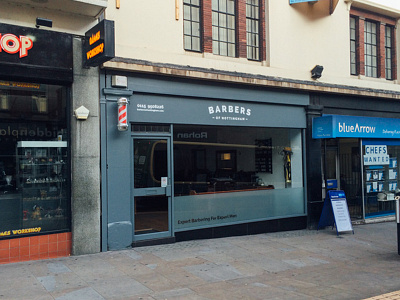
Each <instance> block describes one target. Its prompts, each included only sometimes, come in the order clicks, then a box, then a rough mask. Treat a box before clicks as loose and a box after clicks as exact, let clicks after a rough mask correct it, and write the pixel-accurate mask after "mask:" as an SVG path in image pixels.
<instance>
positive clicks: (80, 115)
mask: <svg viewBox="0 0 400 300" xmlns="http://www.w3.org/2000/svg"><path fill="white" fill-rule="evenodd" d="M74 116H75V118H76V119H77V120H87V118H88V117H89V110H88V109H87V108H86V107H84V106H83V105H82V106H80V107H78V108H77V109H75V110H74Z"/></svg>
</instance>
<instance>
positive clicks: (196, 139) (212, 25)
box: [100, 0, 400, 251]
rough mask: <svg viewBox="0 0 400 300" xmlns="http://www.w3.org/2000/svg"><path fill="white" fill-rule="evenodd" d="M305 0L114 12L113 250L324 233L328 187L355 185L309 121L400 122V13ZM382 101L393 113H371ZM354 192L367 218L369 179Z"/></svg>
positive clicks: (108, 189) (104, 114)
mask: <svg viewBox="0 0 400 300" xmlns="http://www.w3.org/2000/svg"><path fill="white" fill-rule="evenodd" d="M308 2H310V1H305V2H299V1H267V0H265V1H264V0H263V1H249V0H248V1H245V0H239V1H233V0H224V1H214V0H203V1H198V0H184V1H173V0H170V1H164V2H163V3H159V2H156V1H147V2H146V3H142V2H140V1H132V2H129V3H119V2H116V3H115V4H112V5H110V6H109V7H108V8H107V10H106V18H107V19H110V20H114V21H115V24H116V28H117V31H116V57H115V58H114V59H113V60H111V61H109V62H107V63H105V64H104V67H103V69H102V71H101V78H102V80H101V83H102V87H101V88H102V90H101V101H100V103H101V124H102V130H101V131H102V138H101V143H102V174H103V176H102V187H103V189H102V191H103V192H102V213H103V214H102V216H103V218H102V229H103V231H102V249H103V250H104V251H105V250H109V249H121V248H125V247H130V246H139V245H145V244H152V243H163V242H171V241H180V240H187V239H196V238H211V237H220V236H228V235H240V234H251V233H260V232H268V231H280V230H290V229H300V228H306V227H307V226H308V227H309V228H314V227H316V226H317V224H318V220H319V216H320V214H321V210H322V206H323V203H324V198H325V192H326V190H327V189H326V188H325V184H326V180H325V179H333V180H329V183H331V181H334V180H336V182H338V185H337V187H336V188H343V189H344V182H345V181H346V178H344V179H343V180H341V178H340V174H341V173H340V172H341V171H338V172H337V171H336V169H335V172H336V173H335V175H337V176H336V177H337V178H330V177H332V176H331V175H330V174H329V175H328V174H327V172H332V167H331V166H328V163H327V161H329V156H327V155H325V154H324V153H325V152H324V150H325V148H329V147H325V144H327V145H329V144H330V143H333V139H326V138H323V139H321V138H320V137H318V136H315V137H313V135H312V130H313V119H314V118H318V117H324V116H325V115H326V114H342V115H343V114H345V115H352V114H353V115H354V116H370V117H372V116H379V117H383V118H386V117H389V118H395V117H396V116H395V114H393V110H392V113H390V109H389V103H391V104H392V105H396V101H397V99H398V98H399V92H400V89H399V86H398V84H397V52H396V45H397V39H396V36H397V31H396V30H395V26H396V24H397V20H398V16H399V12H398V11H395V10H393V9H391V8H387V7H385V6H382V5H378V4H373V3H372V4H371V3H370V2H369V1H361V0H360V1H357V0H355V1H325V0H320V1H312V2H311V3H308ZM157 11H162V12H163V13H162V14H161V13H160V14H159V13H157ZM276 12H279V13H276ZM372 16H374V17H375V19H371V18H372ZM128 18H129V19H130V22H129V23H128V22H126V21H125V20H127V19H128ZM149 20H151V21H149ZM281 20H290V21H288V22H281ZM372 24H374V25H372ZM372 27H374V28H375V33H374V29H371V28H372ZM161 28H162V30H160V29H161ZM365 28H366V29H365ZM364 30H365V32H366V33H365V41H364ZM378 31H379V32H380V34H379V36H378V35H377V34H376V33H377V32H378ZM373 38H375V39H376V41H377V42H376V44H377V45H375V46H374V45H373V44H374V43H372V39H373ZM332 41H335V42H334V43H333V42H332ZM385 41H386V44H385ZM389 41H390V43H389ZM382 42H383V43H384V44H385V45H386V46H381V43H382ZM364 44H368V45H367V46H364ZM378 44H379V45H378ZM364 47H365V49H364ZM377 51H379V53H381V54H382V55H377V54H376V53H377ZM384 52H385V55H384V56H383V53H384ZM378 58H379V59H378ZM375 59H376V60H377V61H376V63H374V62H372V61H373V60H375ZM378 60H379V61H378ZM376 102H379V103H380V105H382V107H385V106H386V107H385V108H382V109H383V110H381V109H377V110H376V111H375V112H372V111H371V109H372V110H373V109H374V108H375V106H374V104H372V103H376ZM124 103H127V104H126V105H125V104H124ZM366 103H371V106H370V107H369V108H367V107H366ZM384 103H386V104H384ZM352 107H357V109H358V111H357V112H355V111H354V110H353V111H352V109H351V108H352ZM339 111H340V113H339ZM125 116H126V121H125V119H123V118H125ZM121 120H122V121H123V122H126V123H123V124H122V125H123V126H122V125H121V124H120V123H119V122H121ZM120 129H125V130H120ZM359 138H361V137H359ZM351 141H353V140H351V139H348V138H347V137H346V138H345V140H344V142H346V143H349V142H351ZM361 143H362V142H361V140H358V142H356V144H357V145H359V146H358V154H357V155H358V156H357V157H358V158H359V159H360V160H359V162H358V169H357V170H359V176H364V175H363V174H364V173H362V171H361V170H363V168H362V167H361V165H362V161H361V157H362V155H363V154H362V153H361V150H362V149H364V148H363V147H364V146H363V145H364V144H361ZM350 148H352V147H350ZM346 151H347V149H346ZM351 151H356V150H355V149H354V150H351ZM338 157H339V154H338ZM392 161H393V159H392ZM336 165H338V166H339V165H340V163H335V167H336ZM326 166H328V167H326ZM356 167H357V166H355V168H356ZM342 168H343V170H344V167H342ZM371 170H372V169H371ZM387 172H389V169H388V170H387ZM391 172H392V171H391ZM365 174H367V173H365ZM371 174H372V173H371ZM378 174H379V173H378ZM328 177H329V178H328ZM392 181H393V180H392ZM341 182H342V185H341V184H340V183H341ZM387 185H388V186H389V182H387ZM348 187H350V185H348ZM392 188H393V185H392ZM346 189H347V188H346ZM346 189H345V190H346ZM357 193H358V195H357V197H358V198H357V199H358V200H357V201H359V207H358V208H359V209H361V210H363V209H365V208H364V206H365V205H364V202H363V201H366V200H365V198H363V194H362V189H361V181H360V189H359V191H358V192H357ZM349 196H353V195H349ZM349 198H350V197H349ZM349 202H351V200H349ZM385 205H387V203H385ZM389 205H390V204H389ZM381 211H383V210H381ZM389 211H391V209H389ZM352 215H353V214H352ZM361 218H365V215H364V214H363V215H362V217H361Z"/></svg>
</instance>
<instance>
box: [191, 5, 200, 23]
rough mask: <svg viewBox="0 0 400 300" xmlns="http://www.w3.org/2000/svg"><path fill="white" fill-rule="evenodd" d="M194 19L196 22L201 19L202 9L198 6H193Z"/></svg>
mask: <svg viewBox="0 0 400 300" xmlns="http://www.w3.org/2000/svg"><path fill="white" fill-rule="evenodd" d="M192 20H193V21H195V22H199V21H200V10H199V8H197V7H192Z"/></svg>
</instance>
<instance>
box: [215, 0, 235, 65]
mask: <svg viewBox="0 0 400 300" xmlns="http://www.w3.org/2000/svg"><path fill="white" fill-rule="evenodd" d="M212 49H213V53H214V54H219V55H225V56H233V57H235V56H236V22H235V1H234V0H212Z"/></svg>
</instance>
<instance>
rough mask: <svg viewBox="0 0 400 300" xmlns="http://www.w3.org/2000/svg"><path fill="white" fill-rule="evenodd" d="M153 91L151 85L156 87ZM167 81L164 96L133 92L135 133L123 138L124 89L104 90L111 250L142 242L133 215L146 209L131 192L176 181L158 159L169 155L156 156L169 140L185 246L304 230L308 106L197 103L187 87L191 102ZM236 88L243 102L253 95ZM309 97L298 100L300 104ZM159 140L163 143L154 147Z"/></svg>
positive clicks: (176, 215)
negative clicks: (119, 121) (189, 241)
mask: <svg viewBox="0 0 400 300" xmlns="http://www.w3.org/2000/svg"><path fill="white" fill-rule="evenodd" d="M130 79H131V78H130ZM134 79H137V78H134ZM134 79H133V78H132V82H133V83H135V80H134ZM138 80H139V81H140V80H144V79H141V78H139V79H138ZM157 82H158V83H159V81H157ZM136 84H137V83H136ZM152 84H154V82H152V81H150V80H146V85H147V86H151V85H152ZM163 84H165V83H162V82H161V85H163ZM168 84H169V87H167V88H166V89H163V94H157V95H154V94H151V93H150V91H154V90H152V89H149V91H148V92H144V91H143V86H146V85H138V84H137V86H140V89H141V90H140V92H135V90H133V95H132V96H130V97H129V100H130V104H129V105H128V111H127V112H128V120H129V121H130V122H129V123H131V126H130V127H129V130H128V131H125V132H123V131H122V132H121V131H118V130H117V126H116V118H117V103H116V101H117V99H118V97H119V95H120V94H119V93H120V92H117V91H115V95H113V91H112V90H111V89H110V90H107V91H105V92H106V93H108V95H106V97H107V100H106V101H105V102H104V104H103V108H104V113H105V116H106V124H107V127H106V130H107V136H103V138H106V141H107V142H106V144H107V147H106V152H107V168H108V169H107V182H106V185H107V195H105V197H104V199H108V200H107V203H108V204H107V207H106V209H107V211H108V214H107V216H108V222H107V229H108V249H118V248H122V247H127V246H128V245H130V244H131V242H132V238H133V239H134V240H135V235H136V233H135V228H134V226H135V220H132V215H135V214H136V213H137V212H138V207H137V206H136V200H135V201H134V202H132V196H131V195H132V193H135V191H134V190H133V191H132V190H130V189H129V188H123V187H129V186H136V187H140V186H142V184H140V183H139V181H138V180H141V181H143V182H146V184H143V186H149V183H148V182H149V181H151V182H153V183H154V184H155V185H156V186H160V185H161V184H162V183H161V180H160V179H159V178H161V177H162V175H161V174H167V172H165V171H163V169H164V168H166V165H165V163H164V161H165V160H161V161H159V160H158V159H157V157H164V154H163V155H155V153H158V154H160V151H166V150H165V145H166V143H168V142H167V141H166V142H163V141H162V137H163V136H164V137H166V138H168V139H169V138H170V139H171V153H173V154H172V155H171V162H172V164H171V166H172V167H173V173H172V178H171V183H172V186H171V188H172V194H171V195H172V201H171V207H170V209H171V214H170V217H171V219H172V222H171V224H172V228H171V234H172V235H173V236H176V237H177V239H178V240H182V239H186V238H199V237H203V238H206V237H208V238H209V237H217V236H222V235H223V234H222V232H223V231H225V234H226V235H235V234H246V233H258V232H266V231H276V230H287V229H294V228H304V226H305V214H306V206H305V189H304V174H303V172H304V171H303V170H304V169H303V161H304V159H303V153H304V151H303V146H304V143H303V138H304V137H303V135H304V128H305V125H306V124H305V113H304V108H303V107H302V106H293V105H284V104H283V103H280V105H276V104H275V105H274V104H265V103H264V104H263V103H255V102H246V101H243V100H242V99H241V100H242V101H234V100H235V99H231V100H227V99H223V100H221V99H216V98H214V99H213V98H207V99H201V98H198V97H193V96H192V97H189V95H188V93H189V92H188V90H187V88H186V91H185V93H186V94H185V97H182V96H181V95H175V96H171V94H172V91H173V90H174V88H177V91H181V92H182V90H183V89H184V88H182V84H183V83H178V82H168ZM187 84H188V85H191V87H193V86H195V88H194V89H193V91H194V93H197V92H198V91H200V90H201V89H203V90H204V93H203V94H210V93H212V92H211V90H213V89H214V88H215V86H214V87H210V88H209V87H208V86H207V85H204V84H197V85H195V84H193V83H189V82H188V83H187ZM183 86H184V85H183ZM132 87H133V88H135V84H133V86H132ZM208 88H209V89H208ZM217 90H218V93H216V94H215V95H226V94H231V95H232V94H234V93H232V92H233V91H232V90H235V89H232V88H228V87H219V88H218V89H217ZM237 90H238V91H240V93H239V94H241V95H245V94H246V93H244V92H243V90H241V89H237ZM252 93H254V91H248V95H247V97H248V98H252ZM255 94H258V96H260V95H261V96H263V97H264V98H268V97H267V96H266V94H268V92H266V91H264V95H263V93H261V92H259V91H257V92H256V93H255ZM277 94H278V93H272V92H271V97H275V98H276V97H278V98H279V97H282V98H284V97H285V94H284V93H281V94H280V95H279V96H277ZM303 96H304V95H299V96H298V98H299V99H298V101H297V102H298V103H301V102H302V100H303ZM304 97H305V98H306V96H304ZM260 98H262V97H254V99H260ZM287 98H288V99H294V98H295V97H293V95H289V96H288V97H287ZM170 124H172V125H170ZM152 136H154V137H157V139H156V140H154V139H153V140H151V139H150V138H151V137H152ZM135 137H136V139H137V138H146V137H147V138H149V139H150V140H148V143H147V144H148V147H147V149H148V151H146V153H147V154H146V153H145V152H143V151H144V150H143V151H141V150H140V151H141V152H140V151H139V152H137V151H135V150H134V149H135V147H136V146H137V145H138V142H135V143H133V142H132V138H134V139H135ZM160 138H161V139H160ZM135 141H136V140H135ZM133 144H135V145H134V146H133V148H132V145H133ZM142 149H145V148H143V147H142ZM163 149H164V150H163ZM132 151H135V152H134V153H132ZM163 153H164V152H163ZM133 159H134V160H135V167H134V168H133V167H132V165H133V161H132V160H133ZM127 162H130V163H127ZM140 165H141V168H142V171H141V172H140V173H139V172H138V170H137V168H138V166H140ZM138 174H140V175H139V176H137V175H138ZM133 180H134V184H132V182H133ZM153 183H152V184H151V186H153ZM153 198H154V199H153V200H154V201H156V200H157V197H153ZM142 204H143V203H142ZM141 207H144V206H143V205H142V206H141ZM139 208H140V207H139ZM164 208H165V206H164ZM132 210H134V213H132ZM161 210H162V209H161V208H160V211H161ZM142 213H143V214H144V213H146V212H145V210H142ZM300 219H301V220H303V221H299V220H300ZM268 221H270V222H271V223H270V224H268V223H267V222H268ZM263 222H264V223H263ZM257 224H258V225H257ZM223 228H225V229H223ZM148 229H149V230H148V232H152V231H154V228H148ZM194 232H197V233H194ZM221 234H222V235H221ZM189 236H191V237H189Z"/></svg>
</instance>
